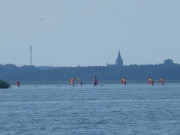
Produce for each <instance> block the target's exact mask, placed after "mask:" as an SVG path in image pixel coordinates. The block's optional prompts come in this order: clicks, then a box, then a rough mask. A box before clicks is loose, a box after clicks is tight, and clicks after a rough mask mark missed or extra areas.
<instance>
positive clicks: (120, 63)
mask: <svg viewBox="0 0 180 135" xmlns="http://www.w3.org/2000/svg"><path fill="white" fill-rule="evenodd" d="M116 65H117V66H123V59H122V58H121V53H120V50H119V53H118V57H117V59H116Z"/></svg>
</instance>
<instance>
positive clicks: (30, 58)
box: [30, 46, 32, 66]
mask: <svg viewBox="0 0 180 135" xmlns="http://www.w3.org/2000/svg"><path fill="white" fill-rule="evenodd" d="M30 65H31V66H32V46H30Z"/></svg>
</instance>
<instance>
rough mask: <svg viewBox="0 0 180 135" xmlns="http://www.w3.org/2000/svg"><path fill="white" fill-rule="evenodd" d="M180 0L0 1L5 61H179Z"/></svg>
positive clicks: (0, 55)
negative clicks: (119, 55) (117, 59)
mask: <svg viewBox="0 0 180 135" xmlns="http://www.w3.org/2000/svg"><path fill="white" fill-rule="evenodd" d="M179 7H180V0H0V64H3V65H4V64H15V65H17V66H22V65H30V46H32V48H33V52H32V59H33V65H35V66H63V67H64V66H68V67H71V66H77V65H80V66H105V65H106V64H107V63H108V64H114V63H115V60H116V58H117V55H118V51H119V50H120V52H121V56H122V59H123V60H124V65H131V64H139V65H141V64H143V65H144V64H159V63H163V61H164V60H165V59H168V58H171V59H173V61H174V62H175V63H180V8H179Z"/></svg>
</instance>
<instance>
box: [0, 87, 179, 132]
mask: <svg viewBox="0 0 180 135" xmlns="http://www.w3.org/2000/svg"><path fill="white" fill-rule="evenodd" d="M179 127H180V84H166V85H164V86H160V85H157V84H156V85H154V86H149V85H147V84H129V85H127V86H122V85H118V84H108V85H107V84H106V85H104V86H98V87H94V86H92V85H83V87H80V86H77V87H69V86H66V85H61V86H60V87H58V85H57V86H56V85H39V86H37V87H35V86H34V85H24V86H21V87H20V88H17V87H15V86H12V88H10V89H1V90H0V134H1V135H61V134H62V135H64V134H65V135H117V134H121V135H135V134H142V135H157V134H158V135H178V134H180V128H179Z"/></svg>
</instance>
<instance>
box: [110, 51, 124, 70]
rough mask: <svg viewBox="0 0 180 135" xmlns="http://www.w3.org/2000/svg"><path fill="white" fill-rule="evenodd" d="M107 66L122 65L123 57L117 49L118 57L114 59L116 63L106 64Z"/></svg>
mask: <svg viewBox="0 0 180 135" xmlns="http://www.w3.org/2000/svg"><path fill="white" fill-rule="evenodd" d="M107 67H123V59H122V58H121V53H120V51H119V53H118V57H117V59H116V64H107Z"/></svg>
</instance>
